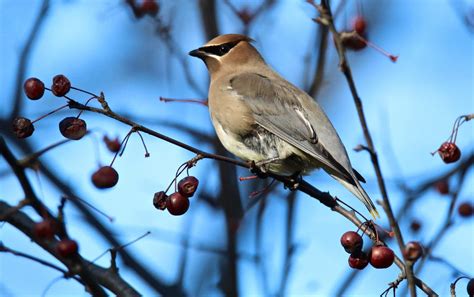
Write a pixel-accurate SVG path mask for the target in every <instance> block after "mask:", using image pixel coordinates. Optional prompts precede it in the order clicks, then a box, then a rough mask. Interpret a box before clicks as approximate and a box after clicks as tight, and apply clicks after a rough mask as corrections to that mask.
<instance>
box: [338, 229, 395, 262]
mask: <svg viewBox="0 0 474 297" xmlns="http://www.w3.org/2000/svg"><path fill="white" fill-rule="evenodd" d="M363 243H364V241H363V239H362V236H360V235H359V234H358V233H357V232H354V231H348V232H346V233H344V234H343V235H342V237H341V245H342V246H343V247H344V249H345V250H346V252H347V253H349V254H350V256H349V260H348V262H349V266H350V267H351V268H354V269H359V270H362V269H364V268H365V267H367V265H368V264H369V263H370V264H371V265H372V266H373V267H375V268H379V269H380V268H388V267H390V266H391V265H392V264H393V261H394V260H395V254H394V252H393V251H392V249H390V248H389V247H387V246H385V245H384V244H383V243H382V242H377V243H376V244H375V245H374V246H372V248H371V249H370V251H369V252H368V253H366V252H364V251H363V250H362V247H363Z"/></svg>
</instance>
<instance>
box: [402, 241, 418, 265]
mask: <svg viewBox="0 0 474 297" xmlns="http://www.w3.org/2000/svg"><path fill="white" fill-rule="evenodd" d="M421 256H423V247H422V246H421V244H420V243H419V242H417V241H410V242H409V243H407V244H406V245H405V249H404V250H403V257H405V259H407V260H410V261H413V262H415V261H416V260H418V259H419V258H420V257H421Z"/></svg>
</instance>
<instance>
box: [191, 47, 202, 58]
mask: <svg viewBox="0 0 474 297" xmlns="http://www.w3.org/2000/svg"><path fill="white" fill-rule="evenodd" d="M189 55H190V56H193V57H197V58H199V59H203V58H204V57H206V53H205V52H203V51H201V50H199V49H195V50H192V51H190V52H189Z"/></svg>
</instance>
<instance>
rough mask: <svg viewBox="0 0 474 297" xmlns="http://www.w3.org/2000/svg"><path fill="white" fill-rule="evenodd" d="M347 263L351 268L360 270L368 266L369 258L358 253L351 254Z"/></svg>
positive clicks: (362, 253) (364, 254)
mask: <svg viewBox="0 0 474 297" xmlns="http://www.w3.org/2000/svg"><path fill="white" fill-rule="evenodd" d="M348 262H349V266H350V267H351V268H354V269H359V270H362V269H364V268H365V267H367V265H368V264H369V257H368V256H367V254H366V253H364V252H360V251H359V252H357V253H353V254H351V255H350V256H349V260H348Z"/></svg>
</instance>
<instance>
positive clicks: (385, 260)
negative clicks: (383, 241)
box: [369, 245, 395, 269]
mask: <svg viewBox="0 0 474 297" xmlns="http://www.w3.org/2000/svg"><path fill="white" fill-rule="evenodd" d="M394 260H395V253H394V252H393V251H392V249H391V248H389V247H386V246H383V245H375V246H373V247H372V249H371V250H370V255H369V261H370V264H371V265H372V266H373V267H375V268H379V269H380V268H388V267H390V266H391V265H392V264H393V261H394Z"/></svg>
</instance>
